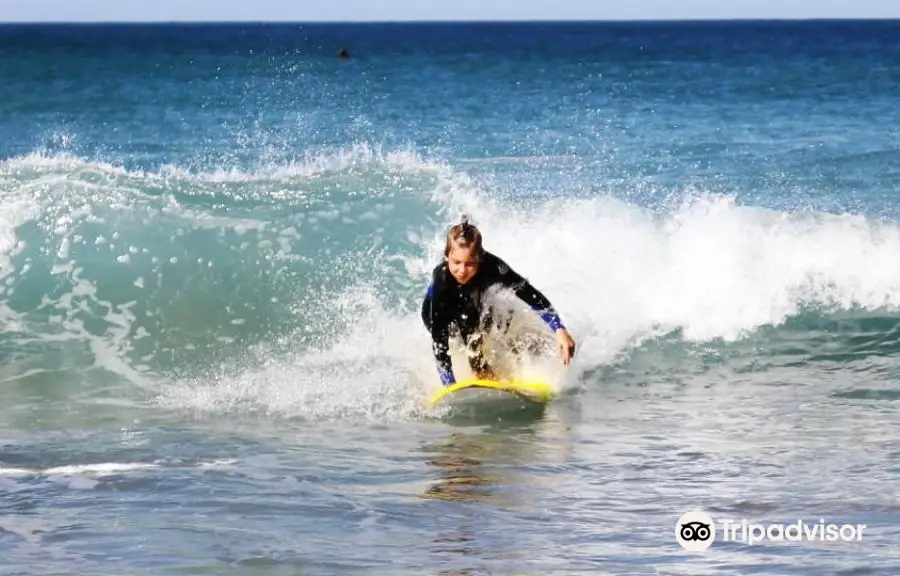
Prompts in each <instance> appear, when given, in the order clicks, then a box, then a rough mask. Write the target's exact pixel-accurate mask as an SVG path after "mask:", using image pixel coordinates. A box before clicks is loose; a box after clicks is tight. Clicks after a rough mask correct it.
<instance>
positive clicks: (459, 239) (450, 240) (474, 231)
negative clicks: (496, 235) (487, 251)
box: [444, 215, 484, 262]
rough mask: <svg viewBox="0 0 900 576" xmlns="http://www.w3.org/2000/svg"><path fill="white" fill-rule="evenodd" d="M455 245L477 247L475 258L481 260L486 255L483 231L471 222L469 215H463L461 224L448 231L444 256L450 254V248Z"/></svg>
mask: <svg viewBox="0 0 900 576" xmlns="http://www.w3.org/2000/svg"><path fill="white" fill-rule="evenodd" d="M453 246H457V247H459V248H469V247H473V248H474V249H475V258H476V259H477V260H478V261H479V262H480V261H481V258H482V256H484V247H483V246H482V240H481V231H480V230H478V228H477V227H476V226H475V225H473V224H469V216H468V215H463V217H462V220H461V221H460V223H459V224H454V225H453V226H451V227H450V229H449V230H448V231H447V245H446V246H445V247H444V256H449V255H450V249H451V248H453Z"/></svg>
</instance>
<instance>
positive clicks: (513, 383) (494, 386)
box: [431, 379, 556, 406]
mask: <svg viewBox="0 0 900 576" xmlns="http://www.w3.org/2000/svg"><path fill="white" fill-rule="evenodd" d="M468 388H485V389H490V390H499V391H501V392H507V393H509V394H515V395H516V396H518V397H520V398H523V399H525V400H528V401H529V402H535V403H537V404H546V403H547V402H549V401H550V400H552V399H553V397H554V396H555V395H556V391H555V390H554V389H553V387H552V386H550V384H548V383H547V382H542V381H540V380H500V381H498V380H480V379H471V380H462V381H460V382H457V383H455V384H451V385H450V386H445V387H444V388H442V389H441V390H439V391H438V392H437V394H435V395H434V396H432V398H431V405H432V406H434V405H436V404H437V403H438V402H440V401H441V400H442V399H444V398H446V397H447V396H450V395H452V394H453V393H455V392H459V391H460V390H465V389H468Z"/></svg>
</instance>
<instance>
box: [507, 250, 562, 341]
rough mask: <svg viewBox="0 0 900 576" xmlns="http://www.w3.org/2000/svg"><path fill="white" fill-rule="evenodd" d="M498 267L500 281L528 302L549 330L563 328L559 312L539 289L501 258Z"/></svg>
mask: <svg viewBox="0 0 900 576" xmlns="http://www.w3.org/2000/svg"><path fill="white" fill-rule="evenodd" d="M498 268H499V272H500V275H499V277H500V283H501V284H502V285H503V286H505V287H507V288H509V289H511V290H512V291H513V292H514V293H515V295H516V296H518V297H519V299H520V300H522V301H523V302H525V303H526V304H528V305H529V306H530V307H531V309H532V310H534V311H535V312H536V313H537V314H538V315H539V316H540V317H541V319H542V320H543V321H544V322H545V323H546V324H547V326H549V327H550V329H551V330H553V331H554V332H556V331H557V330H559V329H561V328H562V329H565V326H564V325H563V322H562V319H561V318H560V317H559V313H557V312H556V309H555V308H554V307H553V304H552V303H551V302H550V300H549V299H548V298H547V297H546V296H544V294H543V293H541V291H540V290H538V289H537V288H535V287H534V286H532V285H531V283H530V282H529V281H528V280H526V279H525V278H523V277H522V275H520V274H519V273H518V272H516V271H515V270H513V269H512V268H510V267H509V265H508V264H506V263H505V262H503V261H502V260H500V261H499V262H498Z"/></svg>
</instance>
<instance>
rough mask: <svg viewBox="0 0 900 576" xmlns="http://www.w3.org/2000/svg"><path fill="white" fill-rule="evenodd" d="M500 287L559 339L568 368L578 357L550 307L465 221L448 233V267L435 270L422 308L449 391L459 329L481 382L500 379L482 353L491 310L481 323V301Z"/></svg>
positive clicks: (557, 342) (446, 254) (443, 265)
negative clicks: (452, 345)
mask: <svg viewBox="0 0 900 576" xmlns="http://www.w3.org/2000/svg"><path fill="white" fill-rule="evenodd" d="M498 285H499V286H503V287H505V288H508V289H510V290H512V291H513V292H514V293H515V294H516V296H518V297H519V298H520V299H521V300H522V301H524V302H525V303H527V304H528V305H529V306H531V308H532V310H534V311H535V312H537V313H538V314H540V316H541V318H542V319H543V320H544V322H546V323H547V325H548V326H549V327H550V328H551V329H552V330H553V332H554V333H555V335H556V348H557V350H558V352H559V354H560V357H561V359H562V361H563V364H566V365H568V364H569V361H570V360H571V359H572V357H573V356H574V355H575V342H574V340H572V337H571V336H570V335H569V332H568V330H566V328H565V326H563V323H562V321H561V320H560V318H559V314H557V313H556V311H555V310H554V308H553V305H552V304H551V303H550V301H549V300H548V299H547V298H546V297H545V296H544V295H543V294H541V293H540V292H539V291H538V290H537V289H536V288H534V287H533V286H532V285H531V284H530V283H529V282H528V281H527V280H526V279H525V278H523V277H522V276H520V275H519V274H518V273H517V272H516V271H514V270H513V269H512V268H510V267H509V265H508V264H506V262H504V261H503V260H501V259H500V258H498V257H497V256H495V255H494V254H491V253H490V252H488V251H486V250H485V249H484V247H483V246H482V237H481V232H480V231H479V230H478V228H476V227H475V226H473V225H472V224H469V219H468V217H467V216H463V218H462V221H461V222H460V223H459V224H455V225H453V226H451V227H450V230H449V231H448V232H447V244H446V247H445V248H444V261H443V262H441V263H440V264H438V265H437V266H435V268H434V271H433V272H432V278H431V283H430V284H429V285H428V289H427V291H426V293H425V299H424V301H423V302H422V321H423V322H424V323H425V327H426V328H427V329H428V330H429V332H431V340H432V348H433V350H434V357H435V360H436V361H437V365H438V372H439V374H440V377H441V382H442V383H443V384H444V385H445V386H447V385H450V384H453V383H454V382H455V381H456V378H455V377H454V375H453V367H452V363H451V360H450V352H449V345H448V340H449V337H450V329H451V326H454V325H455V326H456V327H457V329H458V330H459V334H460V336H461V337H462V338H463V339H464V341H465V342H466V346H467V348H468V356H469V366H470V367H471V368H472V372H474V373H475V375H476V377H478V378H487V379H494V378H495V376H494V373H493V370H492V369H491V367H490V366H489V365H488V364H487V362H486V361H485V359H484V354H483V351H482V349H481V345H482V342H483V339H482V335H483V332H484V331H486V330H487V329H488V328H489V327H490V325H491V322H492V321H493V319H492V318H491V312H490V310H488V311H487V312H486V313H485V314H484V318H482V312H483V310H482V308H483V302H482V300H483V298H484V296H485V292H486V291H487V289H488V288H491V287H493V286H498ZM482 320H483V321H482Z"/></svg>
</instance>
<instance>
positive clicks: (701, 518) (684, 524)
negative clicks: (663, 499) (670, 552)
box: [675, 510, 716, 552]
mask: <svg viewBox="0 0 900 576" xmlns="http://www.w3.org/2000/svg"><path fill="white" fill-rule="evenodd" d="M715 539H716V524H715V523H714V522H713V519H712V518H710V517H709V516H708V515H707V514H706V513H705V512H701V511H699V510H695V511H692V512H688V513H686V514H685V515H683V516H682V517H681V518H679V519H678V523H677V524H675V540H677V541H678V543H679V544H681V547H682V548H684V549H685V550H689V551H691V552H702V551H704V550H706V549H707V548H709V547H710V546H711V545H712V543H713V542H714V541H715Z"/></svg>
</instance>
